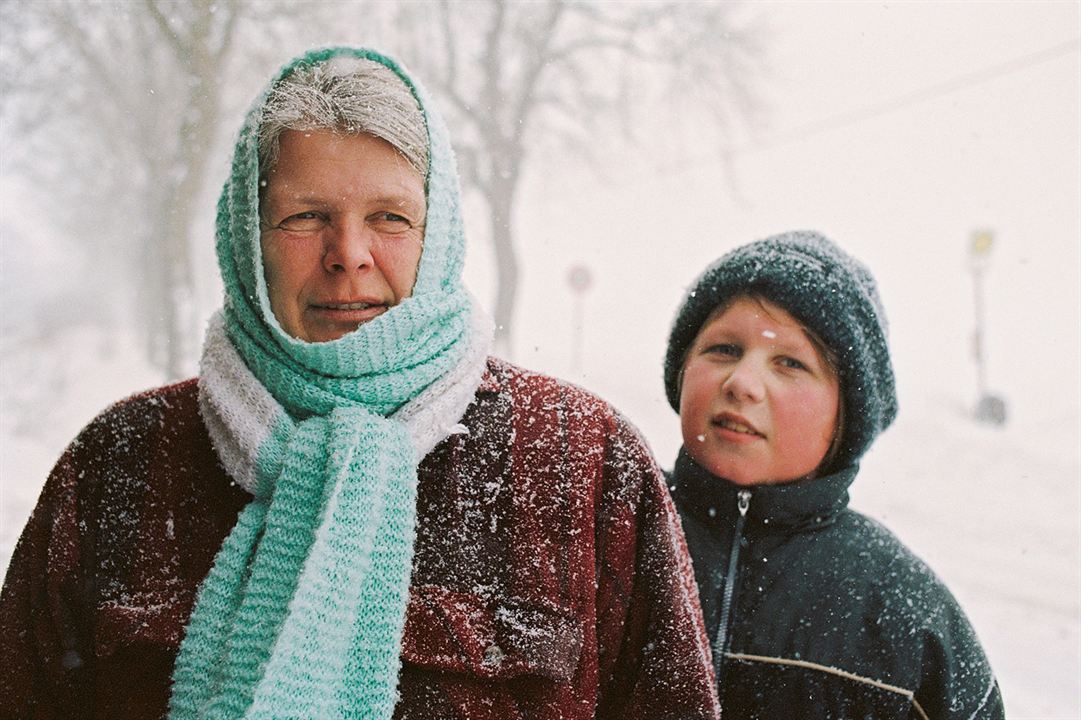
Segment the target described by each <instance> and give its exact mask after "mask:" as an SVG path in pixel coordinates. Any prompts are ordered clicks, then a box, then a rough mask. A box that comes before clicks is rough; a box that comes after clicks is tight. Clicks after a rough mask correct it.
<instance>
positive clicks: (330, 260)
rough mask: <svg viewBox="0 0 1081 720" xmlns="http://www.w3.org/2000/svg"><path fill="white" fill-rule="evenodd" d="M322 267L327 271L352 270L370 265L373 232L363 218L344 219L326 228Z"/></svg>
mask: <svg viewBox="0 0 1081 720" xmlns="http://www.w3.org/2000/svg"><path fill="white" fill-rule="evenodd" d="M324 242H325V243H326V251H325V252H324V254H323V267H324V268H326V270H327V272H352V271H354V270H361V269H363V268H367V267H371V266H372V265H373V264H374V261H373V259H372V242H373V233H372V230H371V228H369V227H368V226H367V223H365V222H364V221H363V220H352V219H345V220H342V221H341V222H339V223H338V224H337V225H332V226H330V227H328V228H327V235H326V239H325V241H324Z"/></svg>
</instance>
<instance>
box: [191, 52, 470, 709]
mask: <svg viewBox="0 0 1081 720" xmlns="http://www.w3.org/2000/svg"><path fill="white" fill-rule="evenodd" d="M338 55H348V56H355V57H361V58H367V59H370V60H374V61H376V62H380V63H382V64H384V65H386V66H387V67H389V68H390V69H392V70H394V71H395V72H396V73H397V74H398V75H399V76H400V77H401V78H402V79H403V81H404V82H405V83H406V84H407V85H408V86H409V87H410V89H411V90H412V91H413V92H414V94H415V96H416V97H417V99H418V101H419V103H420V105H421V108H422V110H423V111H424V114H425V118H426V121H427V124H428V134H429V143H430V148H429V152H430V165H429V172H428V177H427V188H426V190H427V199H428V212H427V225H426V230H425V237H424V250H423V254H422V256H421V261H420V267H419V269H418V274H417V281H416V285H415V286H414V289H413V293H412V296H411V297H409V298H407V299H405V300H403V301H402V302H401V303H400V304H399V305H397V306H395V307H393V308H391V309H390V310H389V311H387V312H386V313H384V314H383V315H381V316H379V317H377V318H375V319H373V320H371V321H370V322H368V323H365V324H364V325H362V326H361V327H360V328H359V329H357V330H356V331H355V332H352V333H350V334H348V335H346V336H344V337H342V338H340V339H338V340H335V341H332V342H328V343H307V342H304V341H301V340H297V339H295V338H293V337H291V336H289V335H287V334H286V333H285V332H284V331H283V330H282V328H281V326H280V325H279V324H278V322H277V320H276V319H275V317H274V315H273V313H272V312H271V309H270V302H269V297H268V293H267V287H266V281H265V278H264V275H263V266H262V258H261V252H260V245H259V224H258V217H259V215H258V211H259V187H258V183H259V178H258V140H257V131H258V127H259V122H260V117H261V112H262V106H263V102H264V100H265V98H266V92H264V94H263V95H262V96H261V97H260V98H259V99H258V100H257V101H256V103H255V106H254V108H253V110H252V111H251V112H250V113H249V114H248V116H247V120H246V122H245V124H244V126H243V128H242V129H241V132H240V137H239V140H238V142H237V145H236V152H235V156H234V159H233V165H232V174H231V176H230V178H229V179H228V181H227V182H226V184H225V188H224V190H223V192H222V196H221V200H220V202H219V204H218V217H217V250H218V260H219V265H220V268H221V273H222V278H223V280H224V285H225V304H224V309H223V311H222V312H221V313H219V315H218V316H217V317H216V318H215V319H214V320H213V321H212V323H211V326H210V328H209V330H208V333H207V340H206V343H205V345H204V354H203V362H202V367H201V373H200V404H201V408H202V411H203V417H204V421H205V422H206V424H207V428H208V430H209V431H210V435H211V438H212V440H213V441H214V446H215V449H216V451H217V452H218V455H219V457H220V458H221V460H222V463H223V464H224V466H225V467H226V469H227V470H228V471H229V473H230V475H231V476H232V477H233V478H234V479H235V480H236V481H237V482H238V483H240V484H241V485H242V486H244V487H245V488H246V489H248V490H249V491H250V492H251V493H252V494H253V496H254V499H253V500H252V501H251V503H249V505H248V506H247V507H245V508H244V510H243V511H242V512H241V513H240V516H239V518H238V520H237V524H236V526H235V527H234V529H233V531H232V532H231V534H230V535H229V536H228V538H227V539H226V540H225V542H224V544H223V545H222V548H221V550H220V551H219V553H218V555H217V557H216V559H215V561H214V566H213V568H212V569H211V571H210V573H209V575H208V576H207V578H206V580H205V581H204V583H203V586H202V588H201V590H200V593H199V596H198V598H197V601H196V604H195V609H194V612H193V614H192V617H191V620H190V621H189V623H188V627H187V632H186V635H185V638H184V641H183V644H182V645H181V648H180V654H179V656H178V658H177V663H176V668H175V671H174V675H173V694H172V698H171V703H170V718H174V719H175V720H186V719H189V718H191V719H194V718H239V717H245V718H272V717H318V718H389V717H390V716H391V714H392V712H393V709H394V705H395V702H396V699H397V677H398V670H399V662H400V661H399V653H400V646H401V635H402V628H403V624H404V616H405V606H406V601H407V599H408V593H409V579H410V572H411V569H412V559H413V539H414V532H415V524H416V487H417V464H418V462H419V461H420V460H421V458H422V457H423V455H424V454H426V453H427V452H428V451H429V450H430V449H431V447H432V446H434V444H435V443H436V442H438V441H439V440H440V439H442V438H443V437H445V436H446V435H447V434H448V433H450V432H454V429H453V427H454V423H456V422H457V420H458V418H460V416H461V414H462V412H463V411H464V410H465V407H466V406H467V405H468V403H469V401H470V400H471V398H472V394H473V391H474V390H475V388H476V386H477V384H478V383H479V380H480V374H481V372H482V371H483V365H484V356H485V355H486V352H487V347H488V338H489V336H490V330H489V328H488V327H486V325H485V322H484V320H483V318H481V316H480V314H479V312H478V311H476V310H475V309H474V307H473V303H472V301H471V299H470V298H469V296H468V294H467V293H466V292H465V290H464V288H463V287H462V284H461V268H462V261H463V256H464V239H463V234H462V226H461V220H460V210H459V191H458V184H457V173H456V170H455V165H454V158H453V154H452V152H451V148H450V143H449V140H448V137H447V133H446V130H445V128H444V127H443V125H442V123H441V121H440V119H439V118H438V117H437V116H436V115H435V114H434V113H433V112H432V110H431V107H430V104H429V102H428V101H427V98H426V96H425V94H424V92H423V90H421V89H420V88H418V87H417V86H416V84H415V83H414V82H413V81H412V80H410V79H409V78H408V77H407V76H406V75H405V73H404V71H403V70H402V69H401V68H400V67H399V66H398V65H397V64H395V63H394V62H393V61H391V60H389V59H387V58H386V57H383V56H381V55H379V54H376V53H373V52H370V51H367V50H360V49H350V48H331V49H325V50H318V51H313V52H310V53H308V54H306V55H304V56H303V57H301V58H299V59H297V60H295V61H294V62H292V63H290V64H289V65H287V66H286V67H285V68H283V70H282V71H281V73H279V75H278V76H277V77H276V78H275V82H276V81H277V80H278V79H280V78H282V77H284V76H286V75H287V74H289V73H290V72H292V71H293V70H294V69H295V68H297V67H298V66H300V65H302V64H314V63H319V62H322V61H325V60H327V59H328V58H331V57H334V56H338ZM272 86H273V83H272V84H271V87H272ZM269 90H270V87H268V88H267V92H269Z"/></svg>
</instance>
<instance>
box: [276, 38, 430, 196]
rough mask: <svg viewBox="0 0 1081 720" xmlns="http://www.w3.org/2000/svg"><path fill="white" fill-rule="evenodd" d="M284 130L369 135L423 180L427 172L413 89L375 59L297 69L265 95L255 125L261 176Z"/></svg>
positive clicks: (333, 60) (338, 59)
mask: <svg viewBox="0 0 1081 720" xmlns="http://www.w3.org/2000/svg"><path fill="white" fill-rule="evenodd" d="M286 130H331V131H334V132H340V133H345V134H348V135H356V134H360V133H367V134H368V135H374V136H375V137H377V138H380V139H382V140H385V141H387V142H388V143H390V144H391V145H393V146H394V148H395V149H396V150H397V151H398V152H399V153H401V154H402V156H403V157H404V158H405V159H406V160H408V161H409V164H410V165H412V166H413V167H414V168H415V169H416V170H417V172H419V173H420V174H421V176H422V177H424V176H426V175H427V173H428V128H427V125H426V124H425V121H424V114H423V112H422V111H421V109H420V105H419V104H418V103H417V99H416V98H415V97H413V93H412V91H410V89H409V87H407V86H406V84H405V83H404V82H403V81H402V79H401V78H400V77H398V75H397V74H395V72H394V71H393V70H391V69H390V68H388V67H386V66H385V65H382V64H380V63H377V62H375V61H373V60H367V59H364V58H352V57H335V58H331V59H330V60H328V61H326V62H323V63H319V64H318V65H310V66H305V67H300V68H297V70H296V71H294V72H293V73H292V74H290V75H289V76H288V77H286V78H283V79H282V80H281V81H280V82H279V83H278V84H277V85H275V86H274V89H273V90H271V91H270V94H269V95H268V96H267V99H266V103H264V105H263V118H262V122H261V123H260V124H259V175H260V177H263V176H265V175H266V174H267V173H268V172H269V171H270V169H271V168H273V167H274V164H275V163H276V162H277V161H278V139H279V137H280V136H281V134H282V133H283V132H285V131H286Z"/></svg>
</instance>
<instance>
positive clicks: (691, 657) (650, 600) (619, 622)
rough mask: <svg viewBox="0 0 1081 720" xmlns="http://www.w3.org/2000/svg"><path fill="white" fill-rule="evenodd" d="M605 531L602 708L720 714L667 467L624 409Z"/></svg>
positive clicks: (614, 437)
mask: <svg viewBox="0 0 1081 720" xmlns="http://www.w3.org/2000/svg"><path fill="white" fill-rule="evenodd" d="M615 425H616V427H615V428H613V432H612V433H611V435H610V437H611V443H610V445H609V447H608V450H607V453H608V454H607V457H606V461H605V481H604V487H603V489H602V491H601V498H600V512H599V517H598V529H597V533H598V538H597V554H598V563H597V572H598V586H597V633H598V655H599V661H600V665H599V681H600V687H599V699H598V706H597V718H599V719H604V718H619V720H628V719H631V718H651V719H653V718H657V719H663V718H673V719H675V718H680V719H683V718H716V717H718V716H719V712H720V710H719V705H718V703H717V695H716V688H715V687H714V681H713V669H712V663H711V662H710V651H709V644H708V640H707V639H706V634H705V630H704V628H703V624H702V613H701V610H700V609H699V604H698V591H697V588H696V587H695V584H694V575H693V573H692V571H691V566H690V561H689V559H688V555H687V548H686V544H685V541H684V538H683V531H682V529H681V528H680V523H679V518H678V516H677V514H676V511H675V508H674V507H673V505H672V501H671V498H670V497H669V494H668V487H667V484H666V483H665V480H664V476H663V474H662V473H661V471H660V470H659V469H658V468H657V465H656V462H655V461H654V460H653V457H652V455H651V454H650V452H649V450H648V449H646V447H645V444H644V442H643V441H642V440H641V438H640V437H639V436H638V434H637V432H636V431H635V430H634V429H633V428H631V427H630V426H629V425H628V424H627V423H626V422H625V421H623V420H621V419H620V418H618V417H617V418H616V419H615Z"/></svg>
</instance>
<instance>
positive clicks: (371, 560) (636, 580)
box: [0, 48, 717, 719]
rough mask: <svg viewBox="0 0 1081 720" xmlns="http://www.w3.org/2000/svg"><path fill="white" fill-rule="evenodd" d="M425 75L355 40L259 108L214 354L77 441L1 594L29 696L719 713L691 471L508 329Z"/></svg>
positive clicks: (148, 713) (234, 214)
mask: <svg viewBox="0 0 1081 720" xmlns="http://www.w3.org/2000/svg"><path fill="white" fill-rule="evenodd" d="M425 97H426V96H425V94H424V93H423V91H422V90H421V89H420V88H419V87H418V86H417V84H416V83H415V82H414V81H413V80H412V79H410V78H409V77H408V76H407V75H406V74H405V73H404V71H403V70H402V69H401V68H400V67H399V66H397V65H396V64H395V63H394V62H392V61H390V60H388V59H386V58H385V57H382V56H380V55H378V54H375V53H371V52H368V51H363V50H352V49H345V48H339V49H331V50H322V51H316V52H313V53H309V54H308V55H306V56H304V57H302V58H300V59H298V60H297V61H295V62H294V63H292V64H290V65H288V66H286V67H285V68H284V69H283V70H282V72H281V73H280V74H279V75H278V76H277V78H275V80H274V81H273V82H272V83H271V85H270V88H269V89H268V91H267V92H266V93H265V94H264V95H263V96H262V97H261V98H260V100H259V101H258V102H257V103H256V105H255V108H254V109H253V110H252V112H251V113H250V114H249V116H248V118H247V121H246V123H245V125H244V127H243V129H242V130H241V133H240V137H239V140H238V142H237V146H236V151H235V156H234V160H233V165H232V173H231V176H230V178H229V179H228V181H227V183H226V185H225V189H224V192H223V193H222V196H221V200H220V202H219V205H218V217H217V249H218V258H219V264H220V267H221V273H222V278H223V280H224V287H225V301H224V307H223V309H222V310H221V311H220V312H219V313H218V314H217V315H216V316H215V317H214V318H213V319H212V321H211V323H210V327H209V329H208V331H207V336H206V341H205V345H204V350H203V358H202V363H201V370H200V377H199V378H198V379H197V380H189V381H187V382H183V383H180V384H177V385H172V386H169V387H165V388H160V389H157V390H152V391H149V392H147V393H144V394H142V395H138V396H135V397H133V398H130V399H128V400H125V401H123V402H121V403H119V404H117V405H115V406H113V407H111V408H109V409H108V410H106V411H105V412H104V413H103V414H102V415H100V416H99V417H98V418H97V419H95V420H94V421H93V422H92V423H91V424H90V425H89V426H88V427H87V428H86V429H85V430H84V431H83V432H82V433H81V434H80V436H79V437H78V438H77V439H76V440H75V442H74V443H73V444H72V445H71V447H69V448H68V450H67V451H66V452H65V453H64V455H63V456H62V457H61V459H60V461H59V462H58V464H57V466H56V468H55V469H54V471H53V473H52V474H51V476H50V478H49V480H48V483H47V484H46V486H45V489H44V491H43V493H42V497H41V500H40V502H39V504H38V506H37V508H36V510H35V511H34V514H33V516H32V517H31V519H30V521H29V523H28V525H27V528H26V530H25V532H24V534H23V536H22V538H21V540H20V542H19V545H18V547H17V548H16V551H15V555H14V557H13V559H12V562H11V566H10V568H9V571H8V574H7V578H6V581H5V585H4V590H3V595H2V598H0V666H2V667H3V668H4V670H3V672H2V673H0V709H3V710H4V711H5V712H3V713H0V714H4V715H10V716H14V717H34V718H53V717H102V718H106V717H107V718H116V719H122V718H151V717H163V716H166V715H168V716H169V717H171V718H236V717H241V716H243V717H251V718H256V717H258V718H270V717H292V718H296V717H304V718H334V717H342V718H389V717H391V716H393V717H396V718H419V717H424V718H501V719H503V718H524V717H529V718H590V717H595V716H596V717H617V716H618V717H621V718H634V717H649V718H660V717H673V718H677V717H678V718H699V717H714V716H715V715H716V713H717V704H716V697H715V694H714V691H713V688H712V682H711V668H710V665H709V651H708V647H707V645H706V641H705V638H704V633H703V630H702V625H701V619H700V613H699V609H698V604H697V596H696V593H695V591H694V584H693V577H692V576H691V574H690V571H689V565H688V562H687V559H686V553H685V549H684V543H683V539H682V535H681V533H680V531H679V529H678V528H679V526H678V522H677V521H676V518H675V515H674V512H673V509H672V506H671V502H670V500H669V498H668V495H667V493H666V488H665V486H664V482H663V477H662V476H661V475H660V474H659V472H658V471H657V469H656V467H655V465H654V463H653V460H652V458H651V457H650V455H649V453H648V451H647V450H646V449H645V447H644V446H643V444H642V441H641V440H640V438H639V437H638V435H637V434H636V433H635V431H634V430H633V429H632V428H631V427H630V426H629V425H628V424H627V423H626V422H625V421H624V420H623V419H622V418H621V417H620V416H619V415H617V414H616V413H615V412H614V411H613V410H612V409H611V408H610V407H609V406H607V405H606V404H604V403H603V402H602V401H600V400H598V399H596V398H594V397H592V396H590V395H588V394H586V393H585V392H583V391H582V390H579V389H577V388H574V387H571V386H568V385H565V384H562V383H559V382H557V381H555V380H552V379H550V378H547V377H544V376H541V375H537V374H534V373H530V372H527V371H525V370H522V369H519V368H517V367H514V366H512V365H509V364H507V363H506V362H503V361H501V360H497V359H494V358H491V357H489V356H488V350H489V341H490V335H491V333H490V323H489V321H488V320H487V319H486V317H485V316H484V315H483V314H482V313H481V312H480V311H479V310H478V309H477V308H476V307H475V305H474V303H473V301H472V300H471V299H470V297H469V295H468V294H467V293H466V291H465V289H464V288H463V286H462V283H461V266H462V258H463V253H464V240H463V233H462V225H461V219H460V213H459V193H458V187H457V175H456V170H455V166H454V160H453V156H452V153H451V149H450V144H449V141H448V139H447V134H446V131H445V129H444V128H443V126H442V124H441V122H440V120H439V118H438V117H437V116H436V114H435V113H434V112H433V110H432V108H431V105H430V104H429V103H428V101H427V100H426V99H425Z"/></svg>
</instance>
